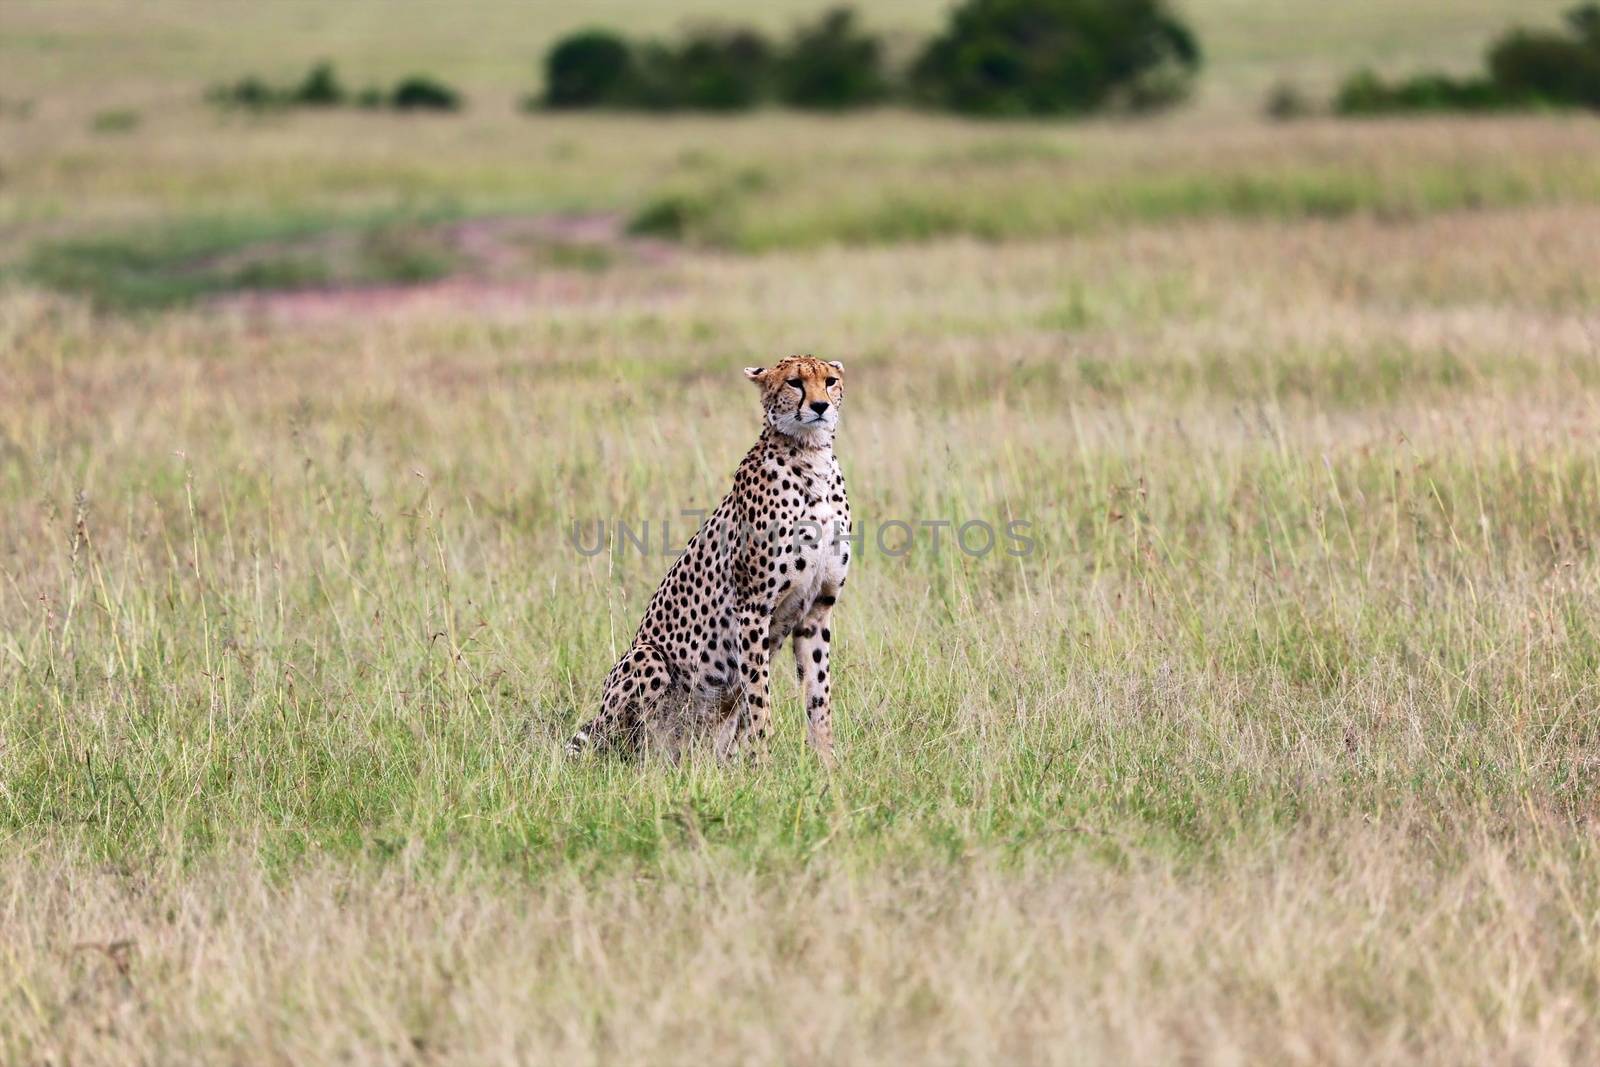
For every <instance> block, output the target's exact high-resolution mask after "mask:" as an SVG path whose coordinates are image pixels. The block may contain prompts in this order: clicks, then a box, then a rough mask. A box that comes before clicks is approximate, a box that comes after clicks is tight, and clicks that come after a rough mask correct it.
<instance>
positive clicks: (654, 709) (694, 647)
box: [567, 356, 850, 766]
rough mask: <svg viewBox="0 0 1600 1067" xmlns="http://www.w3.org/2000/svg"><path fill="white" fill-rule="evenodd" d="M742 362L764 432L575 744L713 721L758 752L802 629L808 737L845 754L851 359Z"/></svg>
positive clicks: (729, 742)
mask: <svg viewBox="0 0 1600 1067" xmlns="http://www.w3.org/2000/svg"><path fill="white" fill-rule="evenodd" d="M744 373H745V377H747V378H748V379H749V380H750V381H752V382H754V383H755V385H756V387H757V388H758V389H759V390H760V391H761V406H762V408H763V410H764V413H765V422H764V425H763V427H762V430H761V436H760V437H759V438H758V439H757V440H756V443H755V447H753V448H751V449H750V451H749V452H748V453H746V454H745V457H744V460H743V461H742V462H741V463H740V464H739V469H738V470H737V471H735V472H734V475H733V488H732V489H731V490H729V492H728V495H727V496H725V497H723V498H722V502H721V503H720V504H718V505H717V508H716V510H715V511H713V512H712V513H711V515H710V516H709V517H708V518H707V519H706V521H705V523H704V524H702V525H701V527H700V529H699V530H698V531H696V532H695V535H694V536H693V537H691V538H690V539H689V542H688V544H687V545H686V546H685V548H684V551H683V553H682V555H680V556H679V557H678V559H677V560H676V561H675V562H674V563H673V565H672V567H671V569H669V570H668V571H667V576H666V577H665V578H664V579H662V581H661V586H660V588H658V589H657V590H656V592H655V595H654V596H653V597H651V598H650V604H649V606H648V607H647V608H646V609H645V613H644V620H643V621H642V622H641V623H640V624H639V632H638V634H637V635H636V636H635V637H634V639H633V644H632V645H630V646H629V647H628V650H627V652H625V653H623V655H622V658H621V659H619V660H618V661H617V664H616V666H615V667H612V668H611V673H610V674H608V675H606V681H605V687H604V689H603V691H602V693H601V698H600V713H599V714H598V715H596V716H595V717H594V718H592V719H590V720H589V721H588V722H587V723H585V724H584V726H583V727H582V728H581V729H579V730H578V732H577V733H576V734H574V735H573V737H572V740H570V741H569V742H567V752H568V753H569V754H571V755H577V754H579V753H581V752H582V751H584V750H585V749H587V748H591V747H592V748H597V749H612V750H616V751H622V752H629V753H632V752H638V751H640V750H642V749H644V748H647V747H650V746H652V745H659V746H661V747H663V748H665V749H667V750H668V751H670V752H672V753H676V752H677V751H678V746H679V745H681V743H682V742H684V741H685V740H687V739H689V738H691V737H693V736H695V735H697V734H704V733H712V734H714V736H715V739H716V752H717V756H718V758H719V759H723V760H729V759H732V758H734V757H735V756H737V755H738V754H740V753H741V752H745V753H748V755H750V756H751V757H752V758H760V756H761V755H762V754H763V753H764V752H765V750H766V743H767V733H768V729H769V725H770V707H771V700H770V696H769V692H768V682H769V671H770V667H771V662H772V655H773V653H774V651H776V650H777V648H778V646H779V645H781V644H782V643H783V642H784V640H786V639H791V638H792V640H793V645H794V658H795V669H796V673H797V674H798V676H799V679H800V685H801V688H802V690H803V691H804V695H805V707H806V737H807V739H808V740H809V741H810V744H811V747H812V748H813V749H814V750H815V751H816V753H817V755H818V756H819V757H820V758H821V759H822V761H823V762H824V763H826V764H828V765H829V766H832V764H833V701H832V697H831V695H830V694H831V683H830V679H829V674H828V671H829V664H828V649H829V646H830V645H831V644H832V641H833V633H832V630H831V628H830V624H831V617H832V614H833V608H834V605H835V604H836V603H837V602H838V598H839V592H840V590H841V589H843V588H844V583H845V576H846V574H847V572H848V571H849V567H850V540H849V534H850V502H849V501H848V500H847V499H846V497H845V489H844V476H843V475H842V474H841V473H840V472H839V462H838V460H837V459H836V458H835V457H834V454H833V437H834V432H835V431H836V430H837V429H838V426H839V409H840V407H841V406H842V405H843V402H844V380H843V379H844V365H843V364H842V363H838V362H835V361H831V360H829V361H824V360H820V359H813V358H811V357H810V356H791V357H789V358H788V359H785V360H783V361H782V362H780V363H778V364H776V365H774V366H772V367H746V368H745V371H744Z"/></svg>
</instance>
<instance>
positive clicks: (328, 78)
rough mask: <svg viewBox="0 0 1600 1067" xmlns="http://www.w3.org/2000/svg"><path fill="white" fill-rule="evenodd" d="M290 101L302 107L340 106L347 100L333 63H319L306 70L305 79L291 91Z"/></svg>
mask: <svg viewBox="0 0 1600 1067" xmlns="http://www.w3.org/2000/svg"><path fill="white" fill-rule="evenodd" d="M288 99H289V103H291V104H299V105H301V106H302V107H338V106H339V105H341V104H343V103H344V102H345V92H344V86H342V85H340V84H339V76H338V75H337V74H336V73H334V69H333V64H332V63H328V62H322V63H318V64H317V65H316V66H314V67H312V68H311V69H310V70H309V71H307V72H306V76H305V79H304V80H303V81H301V83H300V84H299V85H298V86H296V87H295V88H294V90H293V91H291V92H290V93H289V98H288Z"/></svg>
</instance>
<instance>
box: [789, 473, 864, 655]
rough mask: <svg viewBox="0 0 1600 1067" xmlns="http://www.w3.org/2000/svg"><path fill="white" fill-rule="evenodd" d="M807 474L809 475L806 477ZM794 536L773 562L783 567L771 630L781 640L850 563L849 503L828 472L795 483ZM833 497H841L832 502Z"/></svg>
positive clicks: (840, 579)
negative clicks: (783, 551) (787, 546)
mask: <svg viewBox="0 0 1600 1067" xmlns="http://www.w3.org/2000/svg"><path fill="white" fill-rule="evenodd" d="M808 475H809V476H808ZM794 492H795V497H794V499H793V510H792V512H791V514H795V515H797V516H798V517H797V519H796V521H795V524H794V530H795V537H794V538H793V539H792V541H791V542H790V548H789V549H788V551H787V552H785V553H784V554H783V555H782V556H781V557H779V560H778V562H777V564H776V566H777V567H779V568H781V570H780V573H779V574H777V575H776V577H777V578H778V587H779V590H780V592H779V593H778V596H777V599H776V603H775V604H774V605H773V612H772V631H773V635H774V637H775V638H776V639H778V640H782V639H783V638H785V637H787V636H788V635H789V634H790V633H792V632H793V630H794V628H795V627H796V626H797V625H799V622H800V620H801V619H802V618H804V617H805V614H806V612H807V611H808V610H810V608H811V606H812V604H814V603H815V602H816V600H817V597H818V596H820V595H821V594H822V592H823V591H824V590H837V589H838V588H839V586H840V585H841V584H842V583H843V581H844V578H845V574H846V572H847V570H848V569H849V563H850V556H849V552H850V544H849V541H848V540H846V538H847V536H848V534H849V532H850V512H849V505H848V504H847V503H846V502H844V501H843V500H842V497H843V496H844V493H843V485H842V483H841V482H839V481H838V480H837V474H836V473H834V472H830V471H823V472H815V473H812V472H802V476H801V478H800V479H799V480H798V482H797V483H796V486H795V490H794ZM835 495H837V496H839V497H841V500H839V501H834V500H833V497H834V496H835Z"/></svg>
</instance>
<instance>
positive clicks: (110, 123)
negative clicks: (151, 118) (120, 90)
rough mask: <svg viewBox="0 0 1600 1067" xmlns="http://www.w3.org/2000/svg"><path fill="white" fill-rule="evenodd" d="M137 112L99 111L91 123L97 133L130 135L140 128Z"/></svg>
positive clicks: (90, 126) (90, 125) (91, 127)
mask: <svg viewBox="0 0 1600 1067" xmlns="http://www.w3.org/2000/svg"><path fill="white" fill-rule="evenodd" d="M140 121H141V119H140V116H139V113H138V112H137V111H99V112H96V113H95V116H94V118H93V119H92V120H91V121H90V123H89V128H90V129H92V130H93V131H94V132H95V133H128V132H130V131H132V130H136V129H138V128H139V123H140Z"/></svg>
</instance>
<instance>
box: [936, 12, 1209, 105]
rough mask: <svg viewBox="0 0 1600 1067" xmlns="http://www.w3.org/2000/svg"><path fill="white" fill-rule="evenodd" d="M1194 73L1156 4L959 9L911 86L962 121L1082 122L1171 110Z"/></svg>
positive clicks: (1172, 23) (1182, 43)
mask: <svg viewBox="0 0 1600 1067" xmlns="http://www.w3.org/2000/svg"><path fill="white" fill-rule="evenodd" d="M1199 65H1200V49H1199V46H1198V44H1197V42H1196V41H1195V38H1194V35H1193V33H1191V32H1190V30H1189V28H1188V27H1187V26H1186V25H1185V24H1184V23H1183V22H1182V21H1181V20H1180V19H1179V18H1178V17H1177V16H1176V15H1175V14H1174V13H1172V11H1171V10H1170V9H1169V8H1168V7H1167V4H1166V2H1165V0H966V2H965V3H963V4H962V5H961V6H959V7H957V8H956V9H955V11H954V12H953V13H952V15H951V18H950V24H949V26H948V27H947V28H946V30H945V31H944V33H943V34H941V35H940V36H939V37H937V38H935V39H934V40H933V41H932V42H931V43H930V44H929V45H928V47H927V49H926V50H925V51H924V52H923V53H922V55H921V56H920V57H919V58H918V59H917V61H916V63H915V65H914V66H913V68H912V72H911V80H912V88H913V90H914V91H915V93H916V95H917V97H918V98H919V99H921V100H922V101H923V102H925V103H927V104H930V105H932V106H935V107H941V108H948V109H950V110H953V111H960V112H965V113H968V114H975V115H996V116H1004V115H1019V116H1020V115H1055V114H1084V113H1088V112H1092V111H1096V110H1100V109H1103V108H1108V107H1123V108H1128V109H1144V108H1150V107H1162V106H1167V105H1170V104H1172V103H1174V102H1175V101H1177V100H1178V99H1181V98H1182V97H1183V95H1184V94H1185V93H1186V92H1187V90H1188V88H1189V85H1190V84H1191V82H1192V80H1193V76H1194V73H1195V71H1196V70H1197V69H1198V67H1199Z"/></svg>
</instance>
